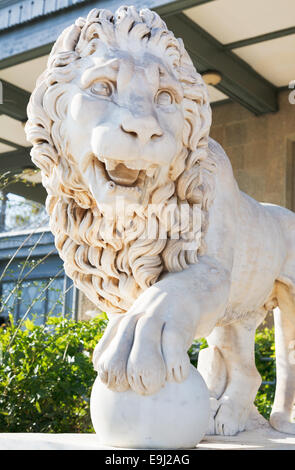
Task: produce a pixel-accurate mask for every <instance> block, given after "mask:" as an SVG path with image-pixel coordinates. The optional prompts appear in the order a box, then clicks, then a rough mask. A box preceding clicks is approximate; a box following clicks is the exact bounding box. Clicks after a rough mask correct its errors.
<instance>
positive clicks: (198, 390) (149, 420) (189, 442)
mask: <svg viewBox="0 0 295 470" xmlns="http://www.w3.org/2000/svg"><path fill="white" fill-rule="evenodd" d="M209 410H210V404H209V392H208V389H207V386H206V384H205V382H204V380H203V378H202V376H201V375H200V373H199V372H198V371H197V370H196V368H195V367H193V366H191V370H190V373H189V376H188V378H187V379H186V380H185V381H184V382H182V383H177V382H166V385H165V387H163V388H162V389H161V390H160V391H159V392H158V393H156V394H154V395H139V394H137V393H135V392H134V391H133V390H131V389H129V390H127V391H126V392H114V391H112V390H109V389H108V388H107V387H106V385H104V384H103V383H102V382H101V381H100V379H99V377H97V378H96V381H95V382H94V385H93V388H92V393H91V399H90V413H91V419H92V423H93V426H94V429H95V432H96V434H97V435H98V438H99V440H100V443H101V444H103V445H105V446H110V447H121V448H122V447H123V448H133V449H181V448H193V447H195V446H196V445H197V444H198V443H199V442H200V441H201V440H202V438H203V437H204V435H205V433H206V431H207V429H208V423H209Z"/></svg>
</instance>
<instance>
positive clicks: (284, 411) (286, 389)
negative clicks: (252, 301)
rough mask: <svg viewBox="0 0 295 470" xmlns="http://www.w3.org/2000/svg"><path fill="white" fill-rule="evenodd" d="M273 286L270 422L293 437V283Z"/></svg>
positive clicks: (294, 301)
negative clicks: (273, 366) (274, 378)
mask: <svg viewBox="0 0 295 470" xmlns="http://www.w3.org/2000/svg"><path fill="white" fill-rule="evenodd" d="M276 287H277V300H278V305H279V308H277V309H275V311H274V321H275V344H276V374H277V385H276V393H275V400H274V404H273V408H272V413H271V417H270V423H271V425H272V426H273V427H274V428H275V429H277V430H278V431H281V432H284V433H288V434H295V422H293V423H292V422H291V415H292V411H293V406H294V401H295V284H293V283H288V284H286V283H283V282H280V281H277V283H276Z"/></svg>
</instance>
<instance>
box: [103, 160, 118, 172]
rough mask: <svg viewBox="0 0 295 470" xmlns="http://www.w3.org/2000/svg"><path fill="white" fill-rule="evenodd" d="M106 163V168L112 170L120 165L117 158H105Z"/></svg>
mask: <svg viewBox="0 0 295 470" xmlns="http://www.w3.org/2000/svg"><path fill="white" fill-rule="evenodd" d="M104 164H105V167H106V169H107V170H108V171H109V170H110V171H112V170H115V169H116V167H117V165H118V162H116V161H115V160H107V159H105V161H104Z"/></svg>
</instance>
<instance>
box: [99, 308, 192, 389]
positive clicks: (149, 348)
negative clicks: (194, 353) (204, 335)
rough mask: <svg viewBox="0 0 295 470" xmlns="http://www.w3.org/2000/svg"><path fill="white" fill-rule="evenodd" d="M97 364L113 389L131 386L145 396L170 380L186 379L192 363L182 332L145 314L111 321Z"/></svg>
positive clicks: (105, 380)
mask: <svg viewBox="0 0 295 470" xmlns="http://www.w3.org/2000/svg"><path fill="white" fill-rule="evenodd" d="M93 363H94V367H95V369H96V370H97V372H98V374H99V376H100V378H101V380H102V382H104V383H105V384H106V385H107V386H108V387H109V388H110V389H112V390H116V391H124V390H127V389H128V388H129V386H130V387H131V388H132V389H133V390H134V391H135V392H136V393H139V394H142V395H150V394H153V393H156V392H157V391H158V390H159V389H160V388H161V387H163V386H164V384H165V381H166V380H169V381H172V380H175V381H177V382H181V381H183V380H185V379H186V377H187V376H188V373H189V364H190V362H189V358H188V355H187V353H186V347H185V343H184V341H183V339H182V336H181V331H179V330H177V329H176V328H175V326H174V325H171V324H170V323H169V321H164V320H160V319H159V318H156V317H155V316H146V315H144V314H137V315H136V314H132V315H129V314H126V315H125V316H122V317H119V318H116V319H115V320H111V321H110V322H109V325H108V327H107V330H106V332H105V334H104V337H103V338H102V340H101V342H100V343H99V344H98V345H97V347H96V348H95V351H94V356H93Z"/></svg>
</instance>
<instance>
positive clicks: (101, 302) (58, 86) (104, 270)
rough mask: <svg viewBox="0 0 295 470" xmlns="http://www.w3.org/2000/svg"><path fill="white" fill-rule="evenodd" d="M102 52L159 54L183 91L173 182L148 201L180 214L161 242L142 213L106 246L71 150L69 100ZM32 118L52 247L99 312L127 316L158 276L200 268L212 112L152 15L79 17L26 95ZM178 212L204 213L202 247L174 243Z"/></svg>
mask: <svg viewBox="0 0 295 470" xmlns="http://www.w3.org/2000/svg"><path fill="white" fill-rule="evenodd" d="M102 43H103V44H107V45H111V46H114V45H115V46H116V47H117V48H128V49H132V47H137V48H138V47H145V48H149V47H157V49H158V50H160V51H161V53H162V55H163V57H164V58H165V59H166V61H167V62H168V63H169V64H170V66H171V68H172V70H173V72H174V74H175V76H176V77H177V79H178V80H179V82H180V83H181V85H182V88H183V93H184V98H183V103H182V106H183V112H184V116H185V126H184V132H183V145H182V151H181V152H180V154H179V155H178V156H177V157H176V159H175V160H174V162H173V165H172V168H171V171H170V176H169V178H170V179H169V180H168V181H167V183H166V184H165V185H163V186H161V187H159V188H157V189H156V190H155V191H154V192H153V193H152V194H150V198H149V203H152V204H160V206H159V207H161V208H162V209H161V211H163V210H164V211H165V210H166V209H165V208H167V210H169V205H170V204H172V203H173V204H174V205H175V204H176V207H177V208H178V209H177V210H176V211H174V214H173V216H174V217H173V220H172V221H171V224H170V226H169V227H168V228H167V227H166V228H165V229H166V231H167V237H166V239H149V238H147V237H145V236H144V234H145V233H146V225H147V224H146V217H147V207H144V208H142V210H141V211H140V212H139V213H138V214H137V213H135V214H133V215H132V221H133V224H132V230H129V231H127V232H126V234H125V236H124V237H123V238H122V239H119V238H116V237H110V234H109V233H107V229H108V227H107V223H106V221H105V217H104V214H103V213H102V211H100V210H99V209H98V207H97V204H96V202H95V201H94V199H93V197H92V195H91V193H90V191H89V189H88V188H87V186H86V185H85V183H84V182H83V178H82V176H81V174H80V173H79V170H78V168H77V166H76V165H75V162H73V159H72V157H71V155H70V154H69V152H68V151H67V129H66V126H65V123H64V118H65V115H66V110H67V106H68V101H69V99H68V93H67V92H68V90H69V87H71V81H72V80H73V78H74V77H75V73H76V70H77V67H78V66H79V59H80V58H84V57H87V56H89V55H90V54H92V53H93V52H94V51H95V50H96V49H97V48H99V47H100V45H101V44H102ZM28 117H29V119H28V122H27V125H26V132H27V137H28V140H30V141H31V142H32V144H33V149H32V152H31V155H32V159H33V162H34V163H35V164H36V165H37V166H38V167H39V168H40V169H41V171H42V182H43V185H44V186H45V188H46V189H47V191H48V198H47V203H46V206H47V210H48V212H49V214H50V227H51V230H52V232H53V233H54V235H55V243H56V247H57V249H58V251H59V253H60V256H61V258H62V259H63V260H64V266H65V271H66V273H67V275H68V276H69V277H71V278H72V279H73V280H74V283H75V285H76V286H77V287H78V288H80V289H81V290H82V291H84V292H85V294H86V295H87V296H88V297H89V298H90V299H91V300H92V302H94V303H95V304H96V305H97V306H98V307H99V308H100V309H102V310H104V311H106V312H107V313H124V312H126V311H127V310H128V309H129V308H130V306H131V305H132V303H133V302H134V300H135V299H136V298H137V297H138V295H139V294H140V293H141V292H142V291H143V290H144V289H146V288H147V287H149V286H150V285H151V284H153V283H154V282H156V280H157V279H158V278H159V276H160V274H161V273H162V272H163V271H178V270H182V269H185V268H186V267H187V266H188V264H192V263H196V262H197V256H198V254H200V253H202V251H204V243H203V239H204V233H205V231H206V225H207V211H208V208H209V206H210V203H211V201H212V199H213V197H214V177H213V173H214V167H215V163H214V158H212V157H211V156H210V153H209V150H208V134H209V129H210V124H211V111H210V106H209V102H208V95H207V90H206V86H205V84H204V82H203V80H202V78H201V76H200V75H199V74H198V73H197V72H196V70H195V68H194V66H193V64H192V62H191V60H190V58H189V56H188V54H187V52H186V51H185V49H184V46H183V43H182V41H181V40H179V39H176V38H175V37H174V35H173V33H172V32H170V31H168V29H167V27H166V25H165V23H164V22H163V21H162V20H161V18H160V17H159V16H158V15H157V14H156V13H154V12H151V11H150V10H147V9H143V10H141V11H137V10H136V9H135V8H134V7H121V8H119V9H118V11H117V12H116V13H115V15H113V14H112V13H111V12H110V11H107V10H98V9H94V10H92V11H91V12H90V13H89V15H88V16H87V18H86V19H83V18H79V19H78V20H77V21H76V23H75V25H73V26H71V27H70V28H68V29H67V30H65V31H64V32H63V33H62V35H61V36H60V37H59V38H58V40H57V41H56V43H55V45H54V47H53V49H52V52H51V54H50V57H49V60H48V65H47V69H46V71H45V72H44V73H43V74H42V75H41V76H40V77H39V79H38V81H37V85H36V88H35V90H34V92H33V94H32V96H31V100H30V103H29V106H28ZM183 203H188V204H189V205H190V207H192V205H193V204H199V206H200V207H201V210H202V220H201V223H200V224H199V226H197V227H193V228H192V227H190V229H192V230H193V238H194V239H195V240H199V242H198V246H197V248H196V249H194V250H187V249H185V248H184V245H183V241H184V239H185V237H182V236H181V237H179V239H175V237H171V234H172V233H175V230H176V228H175V227H178V218H179V207H180V205H181V204H183ZM163 207H164V209H163ZM162 216H163V214H162V213H157V214H155V217H154V218H153V223H154V224H155V226H156V228H157V229H158V231H159V230H160V229H161V228H163V227H161V223H162V222H161V221H162V220H163V217H162ZM127 226H128V220H127V221H126V223H125V227H127ZM200 234H201V236H200Z"/></svg>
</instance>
